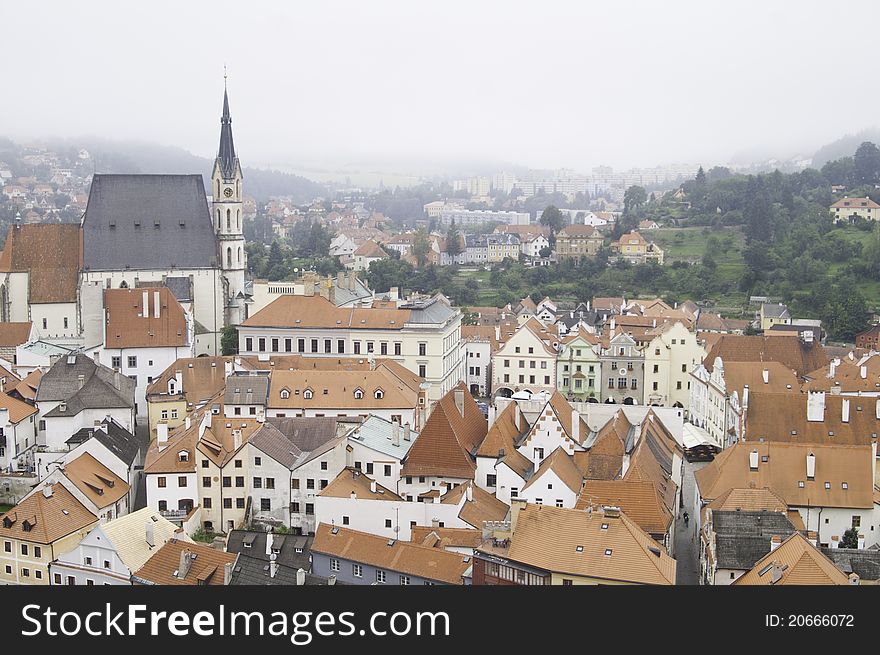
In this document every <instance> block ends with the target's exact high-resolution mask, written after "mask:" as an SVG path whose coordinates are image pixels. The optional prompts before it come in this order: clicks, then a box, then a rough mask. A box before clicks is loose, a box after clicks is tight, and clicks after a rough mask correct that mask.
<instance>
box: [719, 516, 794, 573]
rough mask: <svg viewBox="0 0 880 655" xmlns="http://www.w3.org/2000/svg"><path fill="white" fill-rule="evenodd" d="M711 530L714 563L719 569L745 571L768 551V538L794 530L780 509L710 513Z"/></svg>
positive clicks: (786, 535)
mask: <svg viewBox="0 0 880 655" xmlns="http://www.w3.org/2000/svg"><path fill="white" fill-rule="evenodd" d="M712 530H713V532H714V533H715V563H716V565H717V567H718V568H720V569H735V570H748V569H750V568H752V567H753V566H754V565H755V562H757V561H758V560H760V559H761V558H762V557H764V556H765V555H766V554H767V553H769V552H770V539H771V538H772V537H774V536H777V537H781V538H783V539H784V538H786V537H788V536H790V535H791V534H793V533H795V532H797V529H796V527H795V526H794V525H793V524H792V522H791V521H790V520H789V519H788V517H787V516H786V515H785V514H784V513H781V512H767V511H737V510H734V511H726V510H725V511H718V510H715V511H713V512H712Z"/></svg>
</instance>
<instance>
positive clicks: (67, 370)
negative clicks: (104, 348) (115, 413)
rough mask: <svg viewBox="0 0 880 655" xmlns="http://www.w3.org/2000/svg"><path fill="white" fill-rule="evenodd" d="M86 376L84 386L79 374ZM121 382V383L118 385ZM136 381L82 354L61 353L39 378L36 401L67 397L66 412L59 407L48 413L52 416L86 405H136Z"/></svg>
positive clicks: (88, 407)
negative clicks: (63, 354) (80, 383)
mask: <svg viewBox="0 0 880 655" xmlns="http://www.w3.org/2000/svg"><path fill="white" fill-rule="evenodd" d="M80 375H82V376H83V386H82V388H80V386H79V376H80ZM117 384H118V385H119V386H118V387H117V386H116V385H117ZM134 389H135V382H134V380H132V379H131V378H129V377H127V376H125V375H121V374H120V375H118V376H117V375H116V372H115V371H114V370H113V369H111V368H108V367H107V366H104V365H103V364H98V363H97V362H95V361H94V360H93V359H92V358H91V357H87V356H86V355H83V354H77V355H68V356H65V357H60V358H59V359H58V361H56V362H55V363H54V364H53V365H52V367H51V368H50V369H49V370H48V371H46V373H45V374H44V375H43V377H42V378H40V386H39V387H37V398H36V400H37V403H40V402H45V401H65V402H66V403H67V409H66V411H64V412H61V411H60V408H58V407H56V408H55V409H53V410H52V411H50V412H49V413H47V414H46V416H48V417H53V416H73V415H75V414H78V413H79V412H80V411H82V410H83V409H104V408H117V407H132V408H133V407H134Z"/></svg>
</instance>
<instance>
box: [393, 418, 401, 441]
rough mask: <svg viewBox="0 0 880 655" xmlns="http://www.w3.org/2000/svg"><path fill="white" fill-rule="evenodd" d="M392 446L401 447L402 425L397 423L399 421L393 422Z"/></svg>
mask: <svg viewBox="0 0 880 655" xmlns="http://www.w3.org/2000/svg"><path fill="white" fill-rule="evenodd" d="M391 445H392V446H399V445H400V423H398V422H397V419H394V420H393V421H391Z"/></svg>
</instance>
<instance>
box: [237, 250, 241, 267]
mask: <svg viewBox="0 0 880 655" xmlns="http://www.w3.org/2000/svg"><path fill="white" fill-rule="evenodd" d="M238 263H239V264H241V246H239V247H238Z"/></svg>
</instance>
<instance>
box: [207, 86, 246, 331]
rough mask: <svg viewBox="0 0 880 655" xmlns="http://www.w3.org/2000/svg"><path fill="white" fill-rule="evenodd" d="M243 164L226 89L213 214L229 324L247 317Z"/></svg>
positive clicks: (213, 178)
mask: <svg viewBox="0 0 880 655" xmlns="http://www.w3.org/2000/svg"><path fill="white" fill-rule="evenodd" d="M241 181H242V174H241V164H240V163H239V161H238V157H236V155H235V144H234V143H233V141H232V116H230V114H229V96H228V95H227V93H226V89H225V88H224V89H223V116H222V117H221V118H220V148H219V150H218V151H217V159H216V160H215V161H214V171H213V173H211V192H212V193H213V196H214V197H213V203H212V204H213V208H212V214H213V217H214V229H215V230H216V233H217V240H218V243H219V247H220V267H221V269H222V271H223V279H224V281H225V284H226V289H225V304H226V323H227V325H238V324H239V323H241V322H242V321H243V320H244V318H245V315H244V314H245V312H244V301H245V295H244V272H245V270H246V268H247V254H246V253H245V248H244V232H243V231H242V223H241V207H242V195H241Z"/></svg>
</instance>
